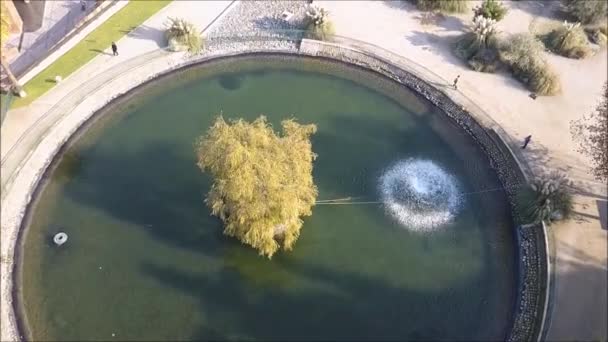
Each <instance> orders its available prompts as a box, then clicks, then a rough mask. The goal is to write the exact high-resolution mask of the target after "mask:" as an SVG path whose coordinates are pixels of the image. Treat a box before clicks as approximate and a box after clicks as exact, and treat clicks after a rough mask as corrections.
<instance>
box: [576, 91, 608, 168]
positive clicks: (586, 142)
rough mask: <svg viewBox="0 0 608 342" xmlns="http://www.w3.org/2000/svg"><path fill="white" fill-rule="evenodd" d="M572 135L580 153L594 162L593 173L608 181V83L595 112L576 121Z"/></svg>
mask: <svg viewBox="0 0 608 342" xmlns="http://www.w3.org/2000/svg"><path fill="white" fill-rule="evenodd" d="M571 129H572V135H573V136H574V138H575V140H577V141H578V142H579V152H581V153H583V154H586V155H588V156H589V157H591V159H592V160H593V173H594V175H595V176H596V178H598V179H602V180H608V83H606V84H604V91H603V94H602V99H601V101H600V103H599V104H598V106H597V108H596V109H595V111H594V112H592V113H591V114H589V115H585V116H583V118H581V119H580V120H577V121H574V122H573V123H572V126H571Z"/></svg>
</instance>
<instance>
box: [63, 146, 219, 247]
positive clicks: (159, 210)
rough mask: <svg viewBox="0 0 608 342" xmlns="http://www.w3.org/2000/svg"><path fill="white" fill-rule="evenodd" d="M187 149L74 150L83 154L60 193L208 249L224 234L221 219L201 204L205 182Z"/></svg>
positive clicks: (165, 237)
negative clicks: (212, 214)
mask: <svg viewBox="0 0 608 342" xmlns="http://www.w3.org/2000/svg"><path fill="white" fill-rule="evenodd" d="M187 152H189V151H186V152H181V153H180V152H178V151H177V149H176V148H174V147H172V146H171V145H169V144H163V143H155V144H150V145H147V146H146V147H144V148H143V149H141V150H139V151H137V152H133V153H130V152H124V151H112V153H109V152H106V151H103V149H99V148H91V149H89V150H86V151H80V152H79V153H78V154H79V155H84V156H87V157H86V158H84V159H83V160H80V161H79V163H78V168H77V171H78V172H77V173H76V174H72V175H71V177H72V179H71V181H69V182H67V183H66V187H65V191H66V193H67V195H68V196H70V197H71V198H73V199H74V200H75V201H77V202H79V203H83V204H86V205H88V206H91V207H95V208H98V209H101V210H104V211H105V212H107V213H108V215H110V216H112V217H114V218H116V219H119V220H123V221H126V222H129V223H131V224H135V225H137V226H139V227H141V229H143V230H145V231H146V232H147V233H149V234H150V235H152V236H153V237H155V238H158V239H160V240H162V241H163V242H166V243H169V244H173V245H175V246H178V247H181V248H186V249H190V250H196V251H201V252H204V253H214V252H217V247H218V245H220V244H219V243H218V241H219V240H221V239H226V238H225V237H223V235H222V228H221V222H220V221H219V220H218V219H216V218H215V217H212V216H210V212H209V210H208V209H207V207H206V205H205V203H204V202H203V200H204V197H205V193H206V191H208V189H209V187H210V180H209V178H208V177H206V176H205V175H204V174H201V172H200V171H199V170H198V168H197V166H196V164H195V156H194V151H192V152H191V154H192V156H191V157H190V156H187V154H186V153H187ZM73 153H74V152H68V154H67V156H68V157H69V156H70V155H72V154H73ZM71 159H72V158H69V159H68V161H70V160H71ZM62 163H63V162H62ZM70 164H71V163H70ZM63 177H65V176H63Z"/></svg>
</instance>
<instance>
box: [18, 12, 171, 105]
mask: <svg viewBox="0 0 608 342" xmlns="http://www.w3.org/2000/svg"><path fill="white" fill-rule="evenodd" d="M171 1H172V0H154V1H141V0H131V1H130V2H129V3H128V4H127V5H126V6H125V7H123V8H122V9H121V10H120V11H118V12H117V13H116V14H114V15H113V16H111V17H110V18H109V19H108V20H106V21H105V22H104V23H103V24H101V25H100V26H99V27H97V28H96V29H95V30H94V31H93V32H91V33H89V34H88V35H87V36H86V37H84V38H83V39H82V40H81V41H80V42H79V43H78V44H76V45H75V46H74V47H73V48H72V49H70V50H69V51H68V52H66V53H65V54H64V55H63V56H61V57H59V58H58V59H57V60H56V61H55V62H53V63H52V64H51V65H49V66H48V67H47V68H46V69H44V70H43V71H42V72H40V73H39V74H38V75H36V76H35V77H34V78H32V79H31V80H30V81H29V82H27V83H26V84H25V85H24V89H25V91H26V92H27V96H26V97H25V98H16V99H15V101H14V102H13V103H12V106H11V107H12V108H17V107H22V106H27V105H28V104H30V103H32V102H33V101H34V100H36V99H37V98H38V97H40V96H41V95H42V94H44V93H45V92H47V91H48V90H49V89H51V88H52V87H53V86H54V85H55V83H54V82H53V81H52V80H53V79H54V78H55V76H57V75H59V76H61V77H63V78H64V79H65V78H66V77H68V76H69V75H70V74H71V73H73V72H74V71H76V70H77V69H78V68H80V67H82V66H83V65H85V64H86V63H87V62H88V61H90V60H91V59H93V58H94V57H95V56H97V55H99V53H100V52H101V51H103V50H105V49H107V48H108V47H110V44H111V43H112V42H113V41H117V40H119V39H120V38H122V37H123V36H124V35H125V34H127V33H129V32H130V31H131V30H133V29H135V28H136V27H137V26H139V25H140V24H141V23H143V22H144V21H146V19H148V18H149V17H151V16H152V15H153V14H154V13H156V12H158V11H159V10H160V9H162V8H163V7H165V6H167V5H168V4H169V3H170V2H171Z"/></svg>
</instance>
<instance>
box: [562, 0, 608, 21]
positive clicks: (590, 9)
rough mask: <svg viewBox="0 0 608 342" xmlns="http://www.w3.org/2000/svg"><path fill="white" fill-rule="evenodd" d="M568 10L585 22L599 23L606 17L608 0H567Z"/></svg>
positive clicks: (565, 2)
mask: <svg viewBox="0 0 608 342" xmlns="http://www.w3.org/2000/svg"><path fill="white" fill-rule="evenodd" d="M564 4H565V7H566V11H567V12H568V13H570V14H571V15H572V16H573V17H575V18H576V19H578V21H580V22H581V23H583V24H594V23H599V22H601V21H602V20H603V19H605V18H606V14H607V13H608V2H606V0H565V1H564Z"/></svg>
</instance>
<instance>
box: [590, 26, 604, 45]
mask: <svg viewBox="0 0 608 342" xmlns="http://www.w3.org/2000/svg"><path fill="white" fill-rule="evenodd" d="M585 32H586V33H587V37H589V40H590V41H591V42H592V43H594V44H597V45H599V46H606V43H607V42H608V36H607V35H606V26H600V27H593V28H587V29H585Z"/></svg>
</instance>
